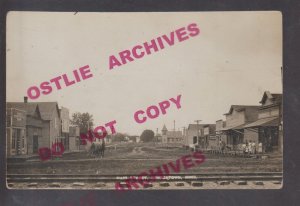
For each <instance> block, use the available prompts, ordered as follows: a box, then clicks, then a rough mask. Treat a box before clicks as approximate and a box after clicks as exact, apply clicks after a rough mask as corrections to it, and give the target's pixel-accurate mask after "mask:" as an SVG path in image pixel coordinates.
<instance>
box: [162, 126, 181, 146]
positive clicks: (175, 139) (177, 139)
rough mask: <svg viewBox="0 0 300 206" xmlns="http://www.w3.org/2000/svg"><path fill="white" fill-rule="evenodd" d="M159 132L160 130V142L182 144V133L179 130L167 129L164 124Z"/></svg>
mask: <svg viewBox="0 0 300 206" xmlns="http://www.w3.org/2000/svg"><path fill="white" fill-rule="evenodd" d="M161 132H162V143H179V144H183V135H182V132H181V131H168V129H167V127H166V125H164V126H163V128H162V130H161Z"/></svg>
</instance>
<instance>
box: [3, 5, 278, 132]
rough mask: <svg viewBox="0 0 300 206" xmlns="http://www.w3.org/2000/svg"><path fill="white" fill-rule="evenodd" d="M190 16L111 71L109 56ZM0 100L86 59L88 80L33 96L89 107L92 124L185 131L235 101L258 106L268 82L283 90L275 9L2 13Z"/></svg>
mask: <svg viewBox="0 0 300 206" xmlns="http://www.w3.org/2000/svg"><path fill="white" fill-rule="evenodd" d="M191 23H196V24H197V25H198V27H199V28H200V31H201V32H200V34H199V35H197V36H195V37H193V38H189V39H188V40H186V41H183V42H180V43H175V44H174V45H173V46H172V47H166V48H165V49H164V50H160V51H158V52H156V53H153V54H151V55H147V56H145V57H143V58H140V59H137V60H135V61H132V62H129V63H127V64H125V65H122V66H120V67H116V68H114V69H112V70H109V66H108V65H109V56H111V55H117V54H118V53H119V52H121V51H123V50H125V49H131V48H132V47H133V46H135V45H138V44H142V43H144V42H149V41H150V40H151V39H153V38H156V37H158V36H161V35H164V34H167V35H169V34H170V32H171V31H174V30H176V29H179V28H181V27H186V26H187V25H189V24H191ZM6 35H7V36H6V38H7V40H6V41H7V42H6V44H7V46H6V49H7V57H6V61H7V67H6V101H7V102H15V101H17V102H18V101H20V102H21V101H23V97H24V96H26V93H27V89H28V88H29V87H31V86H33V85H39V84H40V83H41V82H44V81H49V80H50V79H52V78H54V77H57V76H59V75H62V74H67V75H69V76H71V75H72V71H73V70H74V69H78V68H80V67H82V66H85V65H89V66H90V69H91V73H92V74H93V77H92V78H89V79H86V80H84V81H81V82H79V83H76V84H74V85H72V86H69V87H63V88H62V89H61V90H54V91H53V92H52V93H50V94H49V95H42V96H41V97H39V98H38V99H36V100H29V101H31V102H46V101H57V102H58V105H59V107H61V106H63V107H66V108H69V109H70V114H72V113H74V112H89V113H91V114H92V115H93V117H94V125H95V126H98V125H104V124H105V123H107V122H110V121H113V120H116V122H117V123H116V131H117V132H126V133H128V134H130V135H140V134H141V133H142V131H143V130H145V129H152V130H153V131H155V132H156V129H157V128H158V130H159V131H160V130H161V129H162V127H163V125H164V124H165V125H166V126H167V128H168V129H169V130H172V129H173V121H174V120H175V122H176V125H175V127H176V130H178V129H180V130H182V128H183V127H187V126H188V124H191V123H195V122H194V121H195V120H202V121H201V123H203V124H204V123H215V121H216V120H219V119H224V118H225V117H224V115H223V114H224V113H226V112H228V111H229V108H230V106H231V105H238V104H241V105H259V101H260V100H261V98H262V95H263V93H264V91H267V90H268V91H270V92H271V93H282V82H281V67H282V16H281V13H280V12H276V11H263V12H167V13H163V12H150V13H145V12H143V13H142V12H137V13H124V12H123V13H118V12H115V13H106V12H103V13H92V12H90V13H89V12H84V13H81V12H78V13H76V14H75V13H74V12H16V11H11V12H9V13H8V15H7V34H6ZM178 95H181V108H180V109H177V108H176V107H175V105H174V104H173V106H170V108H168V109H167V111H166V114H165V115H159V116H158V117H157V118H155V119H147V121H146V122H145V123H143V124H138V123H136V122H135V121H134V118H133V116H134V113H135V112H136V111H138V110H146V109H147V108H148V107H149V106H151V105H158V103H159V102H162V101H165V100H168V99H170V98H176V97H177V96H178Z"/></svg>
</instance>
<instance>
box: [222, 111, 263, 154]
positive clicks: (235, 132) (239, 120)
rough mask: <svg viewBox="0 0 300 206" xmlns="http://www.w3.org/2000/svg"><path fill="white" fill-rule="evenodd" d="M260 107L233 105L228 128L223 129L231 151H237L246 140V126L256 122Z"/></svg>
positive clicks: (227, 119)
mask: <svg viewBox="0 0 300 206" xmlns="http://www.w3.org/2000/svg"><path fill="white" fill-rule="evenodd" d="M259 108H260V106H253V105H231V107H230V109H229V112H228V113H226V114H224V115H225V116H226V127H224V128H222V134H223V135H226V142H225V143H226V145H227V147H229V148H231V150H237V149H238V146H239V144H242V143H243V142H244V141H245V140H244V126H245V125H246V124H249V123H251V122H254V121H256V120H257V118H258V109H259Z"/></svg>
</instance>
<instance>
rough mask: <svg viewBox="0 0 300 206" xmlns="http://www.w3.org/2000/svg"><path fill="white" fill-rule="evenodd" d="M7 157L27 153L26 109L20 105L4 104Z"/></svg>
mask: <svg viewBox="0 0 300 206" xmlns="http://www.w3.org/2000/svg"><path fill="white" fill-rule="evenodd" d="M6 142H7V147H6V148H7V150H6V151H7V157H11V156H15V155H22V154H26V153H27V141H26V110H25V108H24V106H22V105H15V103H10V102H9V103H7V104H6Z"/></svg>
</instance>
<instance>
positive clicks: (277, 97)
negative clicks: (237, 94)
mask: <svg viewBox="0 0 300 206" xmlns="http://www.w3.org/2000/svg"><path fill="white" fill-rule="evenodd" d="M267 98H268V99H271V100H272V101H273V102H274V103H281V101H282V94H278V93H270V92H269V91H265V92H264V95H263V97H262V99H261V101H260V102H259V103H261V104H264V103H265V102H266V99H267Z"/></svg>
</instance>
